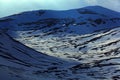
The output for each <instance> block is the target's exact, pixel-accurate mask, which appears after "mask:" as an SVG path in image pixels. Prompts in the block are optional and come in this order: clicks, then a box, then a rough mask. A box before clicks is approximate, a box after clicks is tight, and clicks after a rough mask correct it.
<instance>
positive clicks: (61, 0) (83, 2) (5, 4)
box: [0, 0, 120, 17]
mask: <svg viewBox="0 0 120 80" xmlns="http://www.w3.org/2000/svg"><path fill="white" fill-rule="evenodd" d="M92 5H100V6H103V7H107V8H110V9H112V10H115V11H119V12H120V0H0V17H4V16H8V15H11V14H16V13H19V12H24V11H30V10H39V9H50V10H68V9H74V8H81V7H84V6H92Z"/></svg>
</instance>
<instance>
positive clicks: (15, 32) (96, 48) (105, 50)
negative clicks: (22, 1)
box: [0, 6, 120, 80]
mask: <svg viewBox="0 0 120 80" xmlns="http://www.w3.org/2000/svg"><path fill="white" fill-rule="evenodd" d="M3 26H4V27H3ZM0 28H1V29H2V30H3V31H5V32H7V33H8V34H9V35H10V36H11V37H12V38H14V39H16V40H18V41H20V42H21V43H23V44H25V45H27V46H29V47H31V48H33V49H35V50H37V51H39V52H42V53H45V54H49V55H51V56H55V57H57V58H62V59H65V60H60V59H57V58H55V57H50V56H48V57H47V56H46V55H45V58H42V61H44V59H49V58H50V59H49V64H48V63H47V62H46V60H45V62H44V63H43V62H42V63H41V61H40V62H39V61H38V60H39V59H40V60H41V58H38V57H37V60H36V56H35V55H34V51H33V50H32V52H33V53H32V52H31V49H30V53H31V55H32V56H33V57H34V58H30V56H27V55H19V56H18V53H17V54H15V55H14V56H15V57H17V59H20V60H21V56H26V57H25V58H23V57H22V59H23V61H25V63H27V65H29V64H30V65H32V67H31V68H29V69H28V68H27V69H28V72H26V74H27V78H28V77H29V78H30V79H31V80H35V79H36V80H39V79H42V80H44V79H45V80H46V79H47V78H45V77H46V76H48V75H50V76H49V78H48V79H49V80H50V79H51V80H53V77H54V80H119V79H120V75H119V73H120V67H119V66H120V63H119V60H120V54H119V53H120V13H118V12H114V11H111V10H109V9H106V8H103V7H100V6H89V7H84V8H81V9H74V10H68V11H49V10H48V11H45V10H40V11H31V12H25V13H21V14H17V15H13V16H9V17H5V18H1V19H0ZM3 41H5V40H3ZM7 41H9V40H7ZM10 43H11V42H10ZM6 44H7V42H6ZM12 46H14V45H12ZM16 46H17V48H16V47H15V46H14V47H12V48H10V50H9V47H8V46H6V47H7V48H8V51H9V52H13V50H15V52H16V51H17V52H19V51H20V52H21V50H25V51H24V52H26V50H28V48H27V49H26V48H25V49H24V48H21V47H19V46H18V44H16ZM6 51H7V50H4V52H6ZM24 52H23V53H24ZM28 52H29V50H28ZM36 53H38V52H36ZM2 54H3V53H2ZM26 54H28V53H27V52H26ZM42 55H43V54H42ZM6 56H7V55H6ZM52 58H53V59H52ZM55 59H56V60H55ZM20 60H17V61H16V60H12V61H13V62H17V63H22V64H25V63H23V62H21V61H20ZM29 60H30V61H33V62H35V63H33V62H30V63H28V61H29ZM66 60H67V61H68V60H69V62H72V61H73V60H74V62H72V63H69V62H66ZM3 61H4V60H3ZM47 61H48V60H47ZM58 61H59V62H58ZM52 62H55V64H56V63H59V64H58V65H53V64H54V63H53V64H52V66H55V67H52V68H49V67H51V63H52ZM61 62H62V63H63V64H61ZM46 63H47V64H46ZM66 63H68V64H69V65H68V64H66ZM15 64H16V63H15ZM36 64H43V66H45V67H44V68H43V66H39V65H36ZM5 65H6V63H5ZM8 65H9V64H8ZM25 65H26V64H25ZM56 66H57V68H56ZM13 67H14V66H13ZM34 67H35V69H36V67H37V70H35V71H32V72H33V73H34V74H35V75H33V74H31V71H29V70H31V69H34ZM38 67H42V69H40V70H38V69H39V68H38ZM46 67H47V69H46ZM7 68H8V67H5V69H3V68H2V69H1V70H3V71H4V70H6V69H7ZM10 70H11V68H10ZM8 72H9V71H8ZM31 75H32V77H31ZM36 75H37V76H36ZM41 75H44V76H41ZM23 76H25V75H23ZM55 76H56V77H55ZM25 77H26V76H25ZM25 77H24V79H25ZM15 78H16V77H15ZM25 80H26V79H25Z"/></svg>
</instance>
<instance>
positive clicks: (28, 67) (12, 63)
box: [0, 28, 120, 80]
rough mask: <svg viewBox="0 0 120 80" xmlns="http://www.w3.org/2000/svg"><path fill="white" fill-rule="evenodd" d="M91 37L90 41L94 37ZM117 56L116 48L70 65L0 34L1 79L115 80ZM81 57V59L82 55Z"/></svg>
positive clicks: (115, 30) (117, 79) (117, 78)
mask: <svg viewBox="0 0 120 80" xmlns="http://www.w3.org/2000/svg"><path fill="white" fill-rule="evenodd" d="M118 31H119V28H116V29H113V30H110V31H107V32H104V34H102V35H105V34H109V35H108V36H110V35H111V33H112V32H114V33H112V35H113V34H114V35H119V33H118ZM115 32H116V33H115ZM98 35H100V34H96V36H98ZM89 36H90V35H86V36H81V37H83V38H85V37H89ZM91 36H92V38H93V37H94V36H95V34H92V35H91ZM104 37H107V36H104ZM114 37H115V36H114ZM116 37H117V36H116ZM77 38H80V37H77ZM77 38H76V39H77ZM117 38H118V37H117ZM117 38H116V40H117ZM67 39H68V38H67ZM72 39H74V38H72ZM103 40H104V39H103ZM98 42H99V41H98ZM117 42H118V41H116V42H114V44H115V43H117ZM108 43H109V42H108ZM103 44H104V43H103ZM109 44H112V43H109ZM118 44H119V42H118V43H117V45H118ZM111 46H112V45H111ZM113 46H115V45H113ZM119 53H120V49H119V47H118V48H117V49H114V50H113V51H111V52H109V54H111V55H106V54H104V56H101V57H100V56H99V55H100V54H97V53H96V54H95V53H93V54H92V55H94V56H95V57H92V58H88V57H90V55H89V54H90V53H89V54H87V53H86V54H85V55H88V57H84V59H86V61H85V60H81V61H79V62H74V63H73V62H72V61H71V60H69V61H64V60H61V59H57V58H55V57H50V56H48V55H45V54H42V53H38V52H36V51H34V50H33V49H31V48H28V47H26V46H24V45H22V44H21V43H19V42H17V41H15V40H13V39H12V38H11V37H9V35H7V34H4V33H3V32H0V78H1V79H2V80H10V79H12V80H28V79H29V80H40V79H42V80H88V79H89V80H96V79H97V80H119V79H120V76H119V72H120V67H119V65H120V63H119V60H120V54H119ZM79 55H80V54H79ZM82 55H83V56H84V54H82ZM82 55H81V56H82ZM96 56H99V57H96ZM73 57H74V56H73ZM78 58H80V56H79V57H78ZM87 59H89V61H88V60H87ZM6 76H7V77H6Z"/></svg>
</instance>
